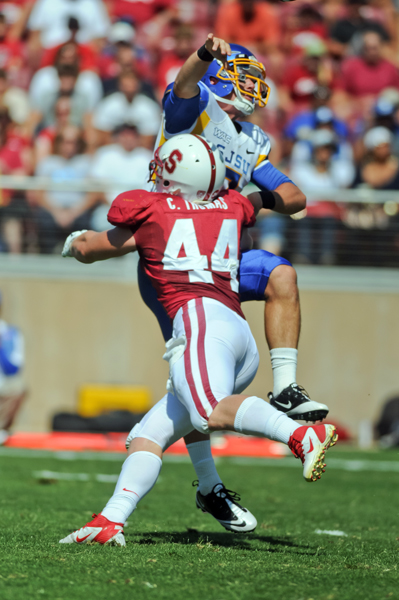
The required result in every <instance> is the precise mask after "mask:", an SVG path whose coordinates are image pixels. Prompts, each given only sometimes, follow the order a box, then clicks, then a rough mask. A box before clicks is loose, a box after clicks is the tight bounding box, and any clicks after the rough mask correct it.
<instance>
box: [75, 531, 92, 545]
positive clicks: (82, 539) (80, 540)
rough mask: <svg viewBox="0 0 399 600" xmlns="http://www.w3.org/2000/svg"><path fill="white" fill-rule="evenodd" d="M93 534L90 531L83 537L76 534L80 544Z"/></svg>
mask: <svg viewBox="0 0 399 600" xmlns="http://www.w3.org/2000/svg"><path fill="white" fill-rule="evenodd" d="M91 534H92V532H90V533H89V534H88V535H86V536H85V537H83V538H79V537H78V536H76V541H77V542H78V544H80V543H81V542H84V541H85V540H87V538H88V537H90V536H91Z"/></svg>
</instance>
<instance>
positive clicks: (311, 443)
mask: <svg viewBox="0 0 399 600" xmlns="http://www.w3.org/2000/svg"><path fill="white" fill-rule="evenodd" d="M313 450H314V447H313V442H312V438H310V439H309V450H308V451H307V453H306V454H309V452H313Z"/></svg>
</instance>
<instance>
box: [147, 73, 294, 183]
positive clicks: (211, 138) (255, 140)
mask: <svg viewBox="0 0 399 600" xmlns="http://www.w3.org/2000/svg"><path fill="white" fill-rule="evenodd" d="M198 87H199V94H198V95H197V96H195V97H194V98H190V99H185V98H179V97H178V96H176V95H175V94H174V92H173V85H170V86H169V87H168V88H167V90H166V93H165V96H164V100H163V107H164V111H163V115H162V124H161V129H160V131H159V134H158V138H157V144H156V147H158V146H160V145H161V144H163V143H164V141H165V140H167V139H170V138H171V137H173V136H174V135H176V134H178V133H195V134H197V135H201V136H203V137H204V138H205V139H206V140H207V141H208V142H210V143H212V144H214V145H215V146H217V147H218V148H220V150H221V152H222V155H223V158H224V162H225V164H226V180H227V183H228V186H229V188H230V189H234V190H237V191H241V190H242V189H243V188H244V187H245V186H246V185H247V184H248V183H249V182H250V181H252V182H253V183H255V184H256V185H258V186H259V187H260V188H261V189H269V190H274V189H276V187H278V186H279V185H280V184H281V183H284V182H290V183H291V180H290V179H288V177H286V176H285V175H284V174H283V173H281V172H280V171H278V170H277V169H276V168H275V167H273V165H272V164H271V163H270V162H269V160H268V156H269V152H270V140H269V138H268V136H267V135H266V134H265V133H264V132H263V131H262V129H260V127H258V126H257V125H254V124H252V123H248V122H246V121H232V120H231V118H230V117H229V116H228V115H227V114H226V113H225V112H224V111H223V110H222V109H221V108H220V106H219V104H218V102H217V100H216V98H215V97H214V96H213V94H212V93H211V91H210V90H209V88H208V87H207V86H206V85H205V84H203V83H202V82H201V81H200V82H199V83H198Z"/></svg>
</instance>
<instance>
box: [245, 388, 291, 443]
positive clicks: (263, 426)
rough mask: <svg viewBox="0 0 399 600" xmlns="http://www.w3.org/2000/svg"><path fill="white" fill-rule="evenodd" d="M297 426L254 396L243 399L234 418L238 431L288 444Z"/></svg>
mask: <svg viewBox="0 0 399 600" xmlns="http://www.w3.org/2000/svg"><path fill="white" fill-rule="evenodd" d="M298 427H301V425H298V423H296V422H295V421H293V420H292V419H290V417H287V415H286V414H285V413H283V412H280V411H279V410H276V409H275V408H274V407H273V406H270V404H269V403H268V402H265V401H264V400H262V399H261V398H257V397H256V396H250V397H249V398H246V399H245V400H244V402H243V403H242V404H241V406H240V408H239V409H238V411H237V414H236V417H235V419H234V429H235V430H236V431H237V432H238V433H246V434H248V435H255V436H258V437H267V438H269V439H271V440H276V441H277V442H283V443H284V444H288V440H289V439H290V437H291V435H292V434H293V433H294V431H295V430H296V429H298Z"/></svg>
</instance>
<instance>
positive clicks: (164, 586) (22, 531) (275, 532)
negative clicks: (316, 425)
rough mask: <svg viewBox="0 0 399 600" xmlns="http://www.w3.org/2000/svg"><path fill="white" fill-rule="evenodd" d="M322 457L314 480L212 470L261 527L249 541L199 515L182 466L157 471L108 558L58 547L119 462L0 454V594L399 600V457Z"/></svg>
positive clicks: (293, 464)
mask: <svg viewBox="0 0 399 600" xmlns="http://www.w3.org/2000/svg"><path fill="white" fill-rule="evenodd" d="M21 454H22V455H21ZM104 459H108V460H104ZM327 459H330V460H327V472H326V474H325V475H324V477H323V479H322V480H321V481H318V482H317V483H314V484H309V483H306V482H305V481H304V480H303V479H302V474H301V468H300V463H299V461H295V459H293V458H292V459H291V458H287V459H283V460H282V461H278V460H274V461H262V460H258V461H255V460H244V459H241V460H240V459H224V460H221V461H220V462H219V463H218V470H219V472H220V474H221V475H222V476H223V479H224V482H225V484H226V485H227V487H231V488H232V489H234V490H237V491H239V492H240V493H241V494H242V499H243V503H244V504H245V505H246V506H247V507H248V508H250V509H251V511H252V512H254V514H255V515H256V517H257V519H258V528H257V530H256V531H255V532H254V533H253V534H248V535H236V534H231V533H228V532H225V531H224V529H222V528H221V527H220V526H219V525H218V523H217V522H216V521H214V520H213V519H212V518H211V517H210V516H209V515H204V514H203V513H201V512H200V511H198V510H197V509H196V507H195V503H194V496H195V490H194V488H192V487H191V481H192V480H193V479H194V471H193V469H192V467H191V465H190V464H188V463H186V462H183V463H182V462H171V461H168V462H165V464H164V466H163V469H162V472H161V477H160V481H159V482H158V483H157V485H156V486H155V488H154V489H153V491H152V492H151V494H149V495H148V496H147V497H146V498H145V499H144V500H143V501H142V503H141V504H140V505H139V508H138V510H137V511H136V512H135V513H134V515H132V516H131V517H130V519H129V523H128V526H127V527H126V529H125V534H126V541H127V547H126V548H117V547H104V546H98V545H94V546H76V545H60V544H58V540H59V539H61V538H62V537H64V536H66V535H67V534H68V533H70V531H72V530H73V529H77V528H79V527H81V526H83V525H84V524H85V523H86V522H87V521H88V520H90V517H91V514H92V512H99V511H100V510H101V508H102V507H103V506H104V504H105V502H106V501H107V499H108V498H109V496H110V495H111V493H112V491H113V487H114V483H112V476H114V478H115V476H116V475H117V474H118V473H119V469H120V464H121V461H120V459H119V458H118V457H116V456H110V455H107V456H105V457H104V456H103V457H101V456H100V455H82V456H80V457H79V458H77V459H76V455H75V457H73V456H71V455H70V454H63V455H61V456H58V457H57V456H56V455H53V454H51V453H49V454H46V453H33V452H32V453H31V454H30V455H29V453H28V452H27V451H23V452H21V451H17V450H9V449H6V448H5V449H0V482H1V483H0V489H1V494H0V503H1V504H0V506H1V539H0V556H1V560H0V598H1V600H17V599H18V600H19V599H21V600H22V599H26V598H43V599H44V598H51V599H52V600H61V599H62V600H72V599H76V600H92V599H102V598H116V599H121V600H124V599H125V598H126V599H127V598H129V599H130V598H131V599H141V598H154V599H155V598H157V599H158V598H167V599H171V600H180V599H183V598H184V599H186V598H188V599H195V600H197V599H198V600H241V599H250V600H253V599H258V598H259V599H273V600H310V599H313V600H335V599H336V600H338V599H339V600H358V599H361V600H363V599H383V598H392V599H396V598H398V599H399V576H398V570H397V569H398V559H399V519H398V496H399V452H397V451H390V452H368V453H360V452H351V451H349V450H347V449H340V448H339V447H338V448H334V449H333V450H331V451H330V452H329V453H328V454H327ZM329 463H330V464H329ZM44 470H47V471H51V472H53V474H51V473H38V472H40V471H44ZM54 473H56V474H57V473H63V474H68V475H66V476H68V477H73V476H75V477H76V474H82V476H81V480H76V479H75V480H70V481H69V480H59V479H57V477H59V475H54ZM99 475H100V476H102V477H99ZM104 475H108V476H111V477H108V478H107V477H103V476H104ZM99 479H100V480H99ZM104 479H105V480H107V479H108V482H104V481H103V480H104ZM110 479H111V481H110ZM316 530H340V531H342V532H344V533H345V534H346V536H344V535H342V536H333V535H328V534H325V533H324V534H317V533H316Z"/></svg>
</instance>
